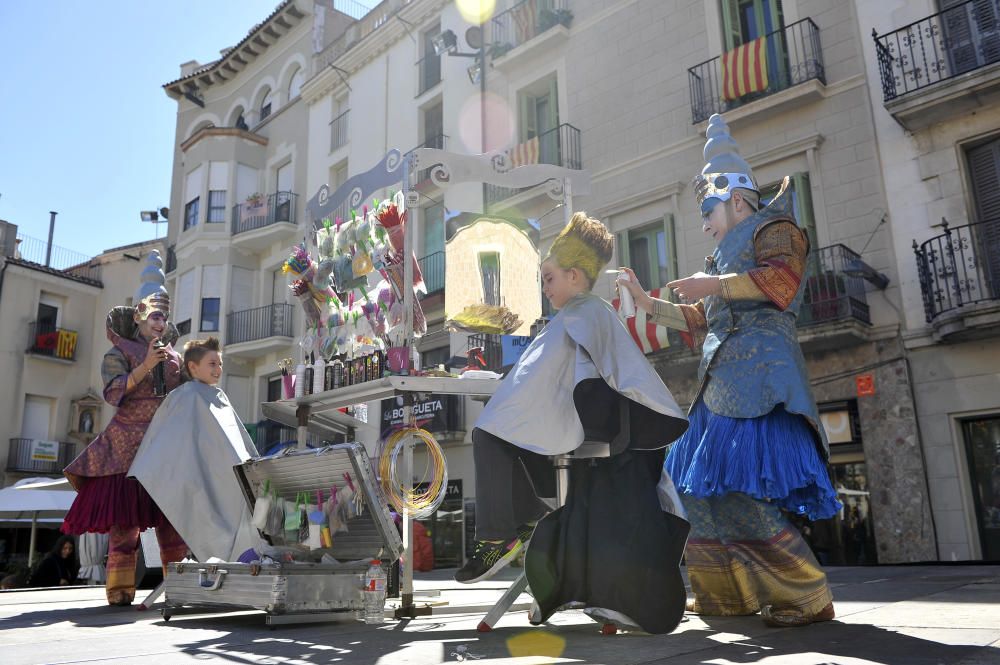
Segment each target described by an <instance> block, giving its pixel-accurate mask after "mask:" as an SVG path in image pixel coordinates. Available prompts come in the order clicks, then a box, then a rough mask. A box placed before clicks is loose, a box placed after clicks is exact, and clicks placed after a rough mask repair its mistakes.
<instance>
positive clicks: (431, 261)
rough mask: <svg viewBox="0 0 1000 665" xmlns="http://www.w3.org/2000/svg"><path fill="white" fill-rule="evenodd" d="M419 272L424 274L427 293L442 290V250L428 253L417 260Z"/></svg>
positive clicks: (430, 293) (431, 293)
mask: <svg viewBox="0 0 1000 665" xmlns="http://www.w3.org/2000/svg"><path fill="white" fill-rule="evenodd" d="M419 263H420V272H421V274H423V276H424V285H425V286H426V287H427V295H429V296H430V295H433V294H435V293H440V292H441V291H444V252H434V253H433V254H428V255H427V256H425V257H423V258H421V259H420V261H419Z"/></svg>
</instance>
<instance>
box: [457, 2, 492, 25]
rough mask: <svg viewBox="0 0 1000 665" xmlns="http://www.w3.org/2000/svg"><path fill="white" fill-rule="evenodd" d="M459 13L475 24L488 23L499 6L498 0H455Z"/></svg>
mask: <svg viewBox="0 0 1000 665" xmlns="http://www.w3.org/2000/svg"><path fill="white" fill-rule="evenodd" d="M455 6H456V7H457V8H458V13H459V14H461V15H462V18H464V19H465V20H466V21H468V22H469V23H471V24H473V25H481V24H483V23H486V21H488V20H489V19H490V17H492V16H493V12H494V11H495V10H496V8H497V3H496V0H455Z"/></svg>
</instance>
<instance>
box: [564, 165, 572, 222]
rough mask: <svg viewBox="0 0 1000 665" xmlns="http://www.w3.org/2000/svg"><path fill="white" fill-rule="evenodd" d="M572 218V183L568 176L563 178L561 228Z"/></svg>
mask: <svg viewBox="0 0 1000 665" xmlns="http://www.w3.org/2000/svg"><path fill="white" fill-rule="evenodd" d="M572 218H573V181H572V179H570V178H569V176H567V177H565V178H563V226H565V225H566V224H569V220H570V219H572Z"/></svg>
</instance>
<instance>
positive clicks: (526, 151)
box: [507, 136, 539, 169]
mask: <svg viewBox="0 0 1000 665" xmlns="http://www.w3.org/2000/svg"><path fill="white" fill-rule="evenodd" d="M538 151H539V146H538V137H537V136H536V137H535V138H533V139H528V140H527V141H525V142H524V143H520V144H518V145H516V146H514V147H513V148H511V149H510V150H508V151H507V158H508V159H509V160H510V167H511V168H512V169H516V168H517V167H518V166H524V165H525V164H537V163H538Z"/></svg>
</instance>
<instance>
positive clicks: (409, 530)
mask: <svg viewBox="0 0 1000 665" xmlns="http://www.w3.org/2000/svg"><path fill="white" fill-rule="evenodd" d="M407 397H408V398H407V400H406V402H405V406H403V422H404V423H406V426H407V427H413V426H414V425H415V423H414V422H413V403H412V401H411V400H410V399H409V396H407ZM403 478H404V480H403V485H404V487H406V488H407V490H412V489H413V437H412V436H408V437H406V440H405V441H404V442H403ZM401 586H402V596H403V597H402V599H401V600H402V606H403V607H402V609H404V610H408V609H410V608H412V607H413V516H412V515H411V514H410V508H409V506H407V505H406V504H404V505H403V582H402V585H401Z"/></svg>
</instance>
